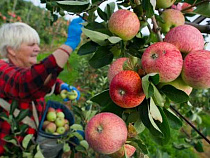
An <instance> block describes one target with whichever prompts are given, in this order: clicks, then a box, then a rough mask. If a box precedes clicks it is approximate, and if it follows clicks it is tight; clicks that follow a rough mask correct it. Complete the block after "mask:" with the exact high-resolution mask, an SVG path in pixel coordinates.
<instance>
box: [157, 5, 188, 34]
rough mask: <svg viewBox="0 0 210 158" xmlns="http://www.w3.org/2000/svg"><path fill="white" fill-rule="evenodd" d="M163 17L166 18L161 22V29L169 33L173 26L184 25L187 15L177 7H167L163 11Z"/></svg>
mask: <svg viewBox="0 0 210 158" xmlns="http://www.w3.org/2000/svg"><path fill="white" fill-rule="evenodd" d="M161 18H162V19H163V20H164V23H162V22H159V26H160V27H161V31H162V32H163V33H167V32H168V31H170V29H171V28H173V27H176V26H179V25H184V23H185V17H184V15H183V14H182V12H181V11H179V10H176V9H166V10H164V11H163V12H162V14H161Z"/></svg>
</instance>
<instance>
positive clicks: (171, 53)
mask: <svg viewBox="0 0 210 158" xmlns="http://www.w3.org/2000/svg"><path fill="white" fill-rule="evenodd" d="M41 2H42V3H46V8H47V9H48V10H50V11H51V14H52V16H53V17H54V20H56V19H57V16H58V15H59V14H60V15H62V16H63V15H64V14H70V15H74V14H76V15H77V16H80V17H82V18H83V19H84V20H85V23H83V25H84V28H83V42H82V43H81V45H80V47H79V48H78V50H77V53H78V55H80V56H85V55H89V56H91V57H90V59H89V61H88V63H89V64H90V66H91V67H93V68H94V69H101V68H103V67H104V66H107V65H110V69H109V72H110V71H112V72H110V73H112V75H113V74H114V75H113V76H112V78H111V79H110V78H109V76H108V79H109V87H107V89H105V90H103V91H102V92H101V93H99V94H97V95H95V96H94V97H92V98H90V101H92V102H94V103H97V104H98V105H99V106H100V109H99V111H98V113H103V112H111V113H113V114H115V115H118V116H119V117H120V118H122V119H123V120H124V122H125V123H126V125H127V130H128V134H127V141H126V144H129V145H131V146H133V147H135V149H136V151H135V153H134V156H136V157H139V156H142V155H143V156H146V155H147V154H148V149H147V148H148V146H147V145H146V144H145V142H144V141H143V140H142V139H141V137H140V135H141V133H142V132H143V131H144V130H148V131H149V133H150V134H151V137H152V138H153V140H154V142H156V143H158V144H159V145H165V144H167V143H168V142H169V141H170V138H171V129H176V130H179V129H180V128H181V127H182V126H183V122H186V123H187V124H189V125H190V126H191V127H192V128H193V129H194V130H195V132H197V134H198V136H197V137H194V140H187V141H188V142H189V144H190V145H192V146H193V147H194V148H195V149H196V150H197V151H203V148H202V143H201V139H204V140H205V141H206V142H207V143H210V141H209V139H208V138H207V137H206V135H205V132H204V131H202V129H200V130H198V129H197V128H196V127H195V126H194V125H193V124H192V123H191V122H190V121H189V120H188V119H186V118H185V116H183V114H181V113H180V111H181V109H182V107H183V106H189V107H192V106H193V105H191V103H190V97H189V95H190V93H191V92H192V90H197V89H208V88H210V81H209V77H208V76H209V73H210V65H209V64H208V63H210V62H208V61H209V60H210V51H209V48H208V42H207V39H208V38H209V37H208V34H209V33H210V26H209V21H208V20H209V19H208V18H210V1H209V0H195V1H194V0H177V1H176V0H165V1H164V0H116V1H105V0H103V1H100V0H92V1H89V0H81V1H69V0H66V1H59V0H57V1H56V0H41ZM118 11H121V12H120V13H119V12H118ZM136 19H137V20H136ZM136 29H137V31H136ZM122 58H126V60H123V62H119V63H117V64H115V67H114V68H112V69H111V67H113V66H112V65H113V64H114V63H115V62H116V61H118V59H122ZM192 60H193V61H194V62H192ZM113 71H116V72H113ZM122 72H123V73H122ZM127 72H129V73H127ZM124 74H125V75H124ZM131 74H135V75H134V76H132V75H131ZM136 74H137V77H136ZM134 78H135V79H134ZM131 84H132V85H131ZM129 94H130V95H129ZM139 98H140V99H139ZM197 118H198V119H199V117H197ZM89 133H90V132H89ZM198 138H199V139H198ZM90 144H94V143H93V142H91V143H90ZM100 145H101V146H103V144H100ZM90 147H91V146H90ZM176 147H177V148H185V147H186V144H184V145H182V146H178V145H176ZM93 148H94V149H95V148H96V147H93ZM119 150H121V149H119ZM124 150H125V151H128V149H126V147H124V148H123V151H124ZM125 151H124V152H122V153H123V154H122V155H121V156H122V157H128V155H129V154H128V153H127V152H125ZM96 152H97V151H96ZM116 152H118V153H119V151H116ZM115 154H116V153H115ZM110 156H111V157H114V156H113V155H110ZM129 156H131V155H129ZM118 157H119V155H118Z"/></svg>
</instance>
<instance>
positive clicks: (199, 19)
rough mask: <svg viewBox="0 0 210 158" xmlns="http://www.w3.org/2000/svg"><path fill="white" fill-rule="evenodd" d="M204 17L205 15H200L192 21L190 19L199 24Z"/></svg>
mask: <svg viewBox="0 0 210 158" xmlns="http://www.w3.org/2000/svg"><path fill="white" fill-rule="evenodd" d="M204 19H206V17H204V16H202V15H200V16H199V17H197V18H196V19H195V20H194V21H192V22H193V23H195V24H200V23H201V22H202V21H203V20H204Z"/></svg>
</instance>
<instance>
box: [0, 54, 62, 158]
mask: <svg viewBox="0 0 210 158" xmlns="http://www.w3.org/2000/svg"><path fill="white" fill-rule="evenodd" d="M62 70H63V69H62V68H60V67H59V66H58V65H57V64H56V61H55V58H54V56H53V55H50V56H49V57H48V58H46V59H44V60H43V61H41V62H40V63H38V64H35V65H33V66H32V67H31V68H20V67H17V66H15V65H13V64H12V63H7V62H5V61H3V60H0V98H3V99H4V100H7V101H8V102H10V103H11V102H12V100H13V99H15V100H18V102H19V107H18V109H29V110H30V113H29V117H31V118H32V119H34V118H33V115H32V106H31V102H32V100H33V101H34V103H35V105H36V109H37V112H38V117H39V120H41V117H42V115H43V112H44V109H45V101H44V97H45V95H46V94H47V93H49V92H50V91H51V87H52V86H53V85H54V84H56V86H55V94H58V93H59V86H60V84H61V83H62V81H61V80H59V79H57V77H58V75H59V73H60V72H61V71H62ZM49 74H52V77H51V79H50V81H49V82H48V83H47V84H46V85H44V81H45V80H46V78H47V77H48V75H49ZM1 112H6V111H4V110H3V108H2V107H1V106H0V113H1ZM6 113H7V112H6ZM7 114H8V113H7ZM9 133H10V125H9V124H8V122H6V121H4V120H2V119H1V118H0V156H1V155H3V153H4V145H5V144H6V142H5V141H4V140H3V138H4V137H5V136H6V135H8V134H9ZM26 134H36V131H35V129H33V128H30V127H29V128H28V129H27V132H26ZM23 137H24V136H19V138H18V140H20V141H21V140H22V139H23Z"/></svg>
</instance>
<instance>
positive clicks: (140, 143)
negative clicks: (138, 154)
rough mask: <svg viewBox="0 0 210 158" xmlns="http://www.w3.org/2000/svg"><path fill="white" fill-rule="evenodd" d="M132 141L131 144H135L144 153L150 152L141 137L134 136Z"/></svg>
mask: <svg viewBox="0 0 210 158" xmlns="http://www.w3.org/2000/svg"><path fill="white" fill-rule="evenodd" d="M130 141H131V142H130V143H129V144H130V145H132V146H134V147H135V148H136V149H140V150H141V151H142V152H143V153H144V154H148V149H147V146H146V145H145V143H144V142H143V141H142V140H141V139H140V138H139V137H135V138H132V139H130Z"/></svg>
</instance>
